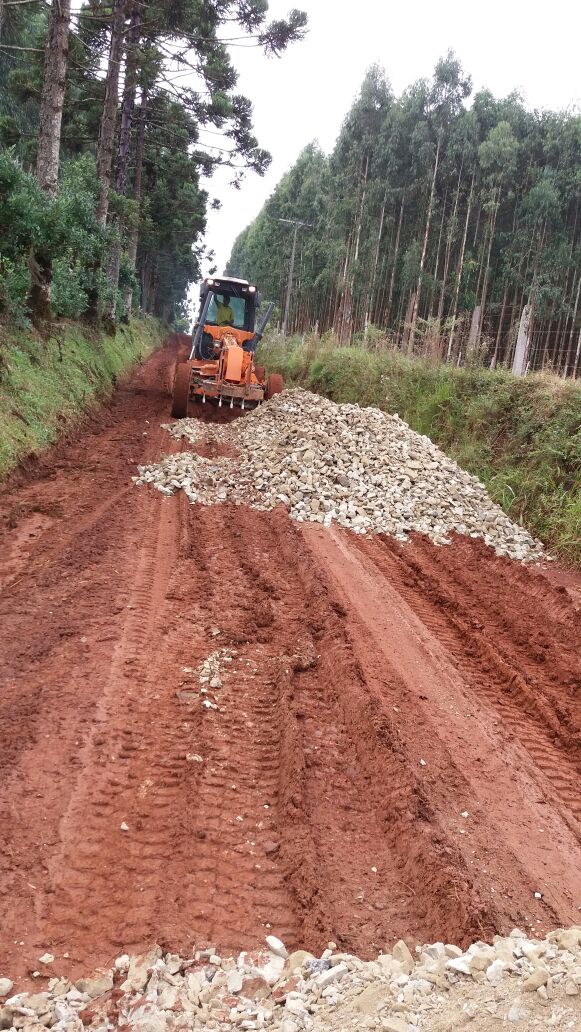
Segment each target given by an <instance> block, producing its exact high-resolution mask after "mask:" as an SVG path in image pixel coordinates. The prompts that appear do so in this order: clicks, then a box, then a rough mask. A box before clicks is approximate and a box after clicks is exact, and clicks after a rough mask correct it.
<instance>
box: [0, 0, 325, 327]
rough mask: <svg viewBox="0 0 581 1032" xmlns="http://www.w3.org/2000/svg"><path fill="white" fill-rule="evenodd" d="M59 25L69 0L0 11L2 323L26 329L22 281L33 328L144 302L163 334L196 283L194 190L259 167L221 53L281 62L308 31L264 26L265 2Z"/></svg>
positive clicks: (229, 2)
mask: <svg viewBox="0 0 581 1032" xmlns="http://www.w3.org/2000/svg"><path fill="white" fill-rule="evenodd" d="M69 12H70V0H68V3H63V0H60V2H58V0H53V3H52V4H51V5H50V6H47V4H46V3H45V0H30V2H28V3H26V4H25V5H23V4H8V5H3V4H1V3H0V148H1V149H0V182H1V188H0V220H1V224H2V231H3V233H2V235H3V238H5V239H6V241H7V243H6V246H4V245H3V246H2V249H1V251H0V311H2V310H4V311H5V312H8V313H9V314H12V315H18V314H22V313H23V312H26V311H27V310H28V311H30V312H31V313H32V315H33V316H34V314H35V312H34V310H35V307H37V301H36V300H35V295H34V289H32V290H31V288H30V284H29V271H30V274H31V276H32V288H34V281H35V277H36V281H37V283H38V284H39V285H40V286H41V287H42V289H43V291H44V296H45V305H44V311H43V317H44V318H50V317H51V314H52V313H54V314H56V315H71V316H79V315H83V314H85V315H86V316H90V317H91V318H102V317H104V316H107V317H109V318H111V319H113V320H115V319H116V318H119V317H125V316H127V315H128V313H129V311H130V309H131V305H132V304H136V303H138V302H140V303H141V307H142V308H143V309H144V310H145V311H148V312H153V313H155V314H157V315H160V316H162V317H164V318H166V319H171V318H173V317H174V316H176V315H177V314H179V312H180V310H181V308H182V306H183V303H184V300H185V296H186V291H187V287H188V284H189V283H190V282H191V281H192V280H194V279H196V278H197V277H198V276H199V274H200V261H201V258H202V256H203V254H204V229H205V220H206V212H207V208H208V204H209V203H210V198H209V195H208V188H207V187H204V186H202V185H201V179H202V177H203V176H204V177H206V178H207V177H208V176H211V174H212V172H213V170H214V169H216V168H217V167H218V166H223V165H226V166H228V167H229V168H230V169H231V170H232V177H233V179H234V180H238V179H239V177H240V176H241V175H243V174H244V173H245V172H246V171H247V170H249V169H250V170H253V171H255V172H257V173H258V174H263V173H264V171H265V169H266V168H267V167H268V164H269V162H270V155H269V154H268V153H267V152H266V151H265V150H264V149H263V148H261V147H260V145H259V142H258V140H257V139H256V137H255V135H254V132H253V127H252V104H251V101H250V100H249V99H248V98H247V97H245V96H243V95H241V94H240V93H239V92H237V89H236V84H237V74H236V70H235V67H234V65H233V62H232V59H231V56H230V50H231V47H232V46H235V45H237V43H238V42H239V41H242V42H244V45H255V46H256V48H257V59H264V57H262V58H261V56H260V55H261V53H262V54H265V55H267V56H268V55H278V54H280V53H281V52H282V51H284V49H285V48H286V47H287V46H288V45H289V44H290V43H292V42H293V41H295V40H299V39H300V38H301V37H302V36H303V35H304V32H305V27H306V16H305V15H304V14H303V13H302V12H300V11H298V10H295V9H293V10H291V11H290V13H289V15H288V17H287V18H286V19H275V20H270V21H269V19H268V3H267V0H158V2H157V3H156V4H153V5H152V4H150V3H146V2H144V0H85V2H84V3H83V4H82V6H81V8H80V10H79V11H78V12H77V13H76V14H74V13H73V14H72V15H71V14H70V13H69ZM59 20H60V22H59ZM43 103H46V104H47V107H46V110H47V111H50V112H55V111H56V112H57V115H58V117H57V118H55V119H54V124H53V119H52V118H50V119H48V120H47V118H44V119H41V111H42V105H43ZM59 106H60V112H58V111H57V109H58V108H59ZM41 121H42V127H41V125H40V123H41ZM47 126H48V128H47ZM41 128H42V132H41V133H40V143H39V130H40V129H41ZM43 136H44V139H43ZM43 147H45V149H46V150H47V154H48V155H49V157H48V158H46V157H45V156H44V152H43V150H42V148H43ZM57 177H58V178H57ZM35 180H36V181H35ZM53 183H54V187H53ZM55 193H56V196H55ZM51 307H52V313H51ZM37 314H38V313H37Z"/></svg>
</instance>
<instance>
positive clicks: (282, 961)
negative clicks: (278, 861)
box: [0, 929, 581, 1032]
mask: <svg viewBox="0 0 581 1032" xmlns="http://www.w3.org/2000/svg"><path fill="white" fill-rule="evenodd" d="M570 931H572V933H573V934H571V935H569V934H567V933H568V932H570ZM516 933H518V934H516ZM577 940H578V936H577V932H576V930H570V929H559V930H558V934H557V933H552V935H551V936H550V937H548V938H547V939H545V940H542V941H541V940H535V939H529V938H527V936H526V935H525V934H524V933H522V932H520V931H519V930H518V929H515V932H514V933H513V934H512V935H511V936H510V937H507V938H503V937H501V936H495V937H494V941H493V943H492V944H489V943H484V942H475V943H473V944H472V945H471V946H469V947H468V949H467V950H466V951H465V952H462V951H461V950H460V949H459V948H458V947H454V946H452V945H451V944H447V945H444V943H442V942H439V943H433V944H431V945H424V946H418V947H416V950H415V956H414V954H412V952H411V951H410V949H409V947H408V946H407V945H406V943H405V942H404V941H403V940H400V941H399V942H398V943H396V944H395V946H394V947H393V949H392V952H391V953H386V954H380V955H379V956H378V957H377V958H376V959H375V960H370V961H362V960H360V959H359V958H357V957H354V956H351V955H350V954H348V953H344V952H341V950H340V949H339V950H338V949H337V946H336V944H335V943H329V945H328V947H327V949H325V950H324V951H323V952H322V954H321V956H320V957H314V956H313V955H312V954H310V953H308V952H307V951H305V950H297V951H295V952H294V953H291V955H290V956H288V957H287V956H286V952H287V951H286V949H285V947H284V944H283V943H282V941H281V940H280V939H278V938H277V937H276V936H274V935H269V936H268V937H267V939H266V948H263V949H260V950H255V951H252V952H245V953H241V954H240V955H239V956H238V957H228V956H221V955H219V954H218V953H217V952H216V947H215V946H208V947H205V948H200V949H198V950H195V951H194V952H193V954H192V956H191V957H189V958H188V957H181V956H179V955H178V954H175V953H166V954H163V953H162V950H161V948H160V947H159V946H154V947H152V949H150V950H149V951H148V952H147V953H144V954H141V955H140V956H137V957H130V956H128V955H126V954H124V955H122V956H120V957H118V958H117V960H116V961H115V962H114V965H113V967H112V968H111V969H109V970H98V971H96V972H93V973H91V974H89V975H87V976H85V977H83V978H80V979H78V980H77V982H76V983H75V985H71V983H70V982H68V980H67V979H65V978H51V979H50V980H47V981H48V988H47V990H45V991H43V992H39V993H19V994H18V995H16V996H12V997H10V998H8V999H7V1000H6V1002H5V1003H4V1005H3V1006H2V1007H0V1030H4V1029H15V1030H16V1029H18V1030H19V1029H23V1032H43V1030H44V1028H45V1027H50V1028H53V1029H54V1030H55V1032H82V1028H83V1026H84V1027H85V1028H91V1029H92V1030H93V1032H107V1030H112V1029H114V1028H119V1027H122V1028H124V1029H125V1030H126V1032H177V1030H180V1029H187V1030H191V1032H209V1030H215V1032H236V1030H240V1032H251V1030H257V1029H264V1030H267V1032H268V1030H270V1032H347V1030H360V1029H361V1030H363V1029H377V1030H383V1032H432V1030H436V1029H438V1030H442V1032H443V1030H444V1029H446V1030H450V1029H456V1028H458V1029H460V1028H464V1027H468V1025H470V1027H472V1028H478V1027H480V1025H482V1028H485V1027H486V1028H487V1029H488V1028H489V1027H490V1028H491V1029H492V1027H493V1025H494V1027H495V1028H496V1026H497V1025H498V1026H499V1027H500V1024H503V1027H504V1024H505V1023H506V1024H510V1025H515V1026H516V1027H519V1026H520V1027H522V1028H523V1030H524V1029H529V1028H531V1029H533V1028H534V1029H542V1028H548V1027H553V1028H559V1029H560V1028H563V1029H574V1028H579V1027H581V1022H580V1020H579V1019H580V1018H581V992H580V990H581V943H580V942H578V941H577ZM562 943H564V946H563V945H561V944H562ZM121 971H122V972H126V973H127V977H126V979H125V981H124V982H123V983H122V985H121V986H120V987H119V988H114V976H115V975H116V973H117V972H121ZM9 982H10V980H9V979H4V983H5V984H4V988H6V986H7V984H8V983H9ZM0 985H2V982H1V981H0ZM12 988H13V987H12V985H10V990H9V991H11V990H12ZM535 990H536V991H535ZM525 993H528V994H529V995H527V996H526V997H525V995H524V994H525ZM525 1000H526V1004H525ZM491 1021H492V1024H491Z"/></svg>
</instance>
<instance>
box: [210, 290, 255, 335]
mask: <svg viewBox="0 0 581 1032" xmlns="http://www.w3.org/2000/svg"><path fill="white" fill-rule="evenodd" d="M206 322H208V323H211V324H212V326H235V327H236V328H237V329H238V330H243V329H244V328H245V325H246V301H245V299H244V298H242V297H229V296H228V294H226V295H224V294H212V300H211V301H210V307H209V308H208V314H207V316H206Z"/></svg>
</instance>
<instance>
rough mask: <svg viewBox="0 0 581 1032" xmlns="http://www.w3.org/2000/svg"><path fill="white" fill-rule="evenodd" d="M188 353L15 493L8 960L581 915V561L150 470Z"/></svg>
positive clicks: (150, 372) (30, 474) (3, 750)
mask: <svg viewBox="0 0 581 1032" xmlns="http://www.w3.org/2000/svg"><path fill="white" fill-rule="evenodd" d="M175 356H176V345H175V342H172V341H170V343H169V344H168V345H167V346H166V347H165V348H163V349H162V350H160V351H158V352H157V353H156V354H154V355H153V356H152V357H151V358H150V359H149V360H148V362H147V363H146V364H145V365H144V366H143V367H142V368H141V369H140V370H139V371H138V372H137V373H136V374H135V375H134V376H133V378H132V379H131V380H130V381H129V382H128V383H126V384H125V385H124V386H122V387H121V388H120V389H119V390H118V392H117V395H116V397H115V399H114V401H113V403H112V405H111V406H110V407H109V408H108V409H106V410H105V411H103V412H102V413H101V414H100V416H99V417H98V418H95V419H93V421H92V422H90V423H87V425H86V426H85V428H84V429H83V430H82V432H80V433H79V434H78V435H77V438H76V440H72V441H69V442H68V443H64V444H62V445H61V446H60V447H59V448H57V449H54V450H53V451H52V452H50V453H48V454H47V455H46V456H45V457H44V458H43V460H42V461H40V462H35V463H32V464H30V466H29V468H28V470H27V471H25V472H21V473H19V474H17V475H16V476H15V477H13V478H12V481H11V482H10V483H9V484H8V485H7V486H6V488H5V490H4V492H3V494H2V495H0V522H1V530H0V535H1V536H0V584H1V590H0V652H1V654H2V665H1V669H0V678H1V685H0V827H1V828H2V833H1V836H0V973H6V974H10V975H11V977H14V976H25V975H26V974H27V973H30V972H32V971H33V970H35V969H37V968H38V966H39V965H38V957H39V956H40V955H41V954H43V953H44V952H45V951H49V952H50V953H52V954H54V955H55V956H58V958H59V971H60V972H62V973H71V974H73V975H74V974H75V973H80V972H81V971H82V970H86V969H87V967H90V966H94V965H97V964H100V963H105V962H109V961H110V960H111V959H112V958H114V957H115V956H117V955H118V954H119V953H122V952H125V951H127V952H130V953H131V952H136V951H138V950H140V949H141V948H142V947H143V946H145V945H147V944H150V943H151V942H153V941H157V942H159V943H161V944H162V945H163V946H165V947H167V948H169V949H172V950H176V951H178V952H182V953H186V952H187V951H189V950H191V947H192V943H194V942H195V943H197V944H198V945H200V944H212V945H215V946H216V947H217V948H218V949H219V950H222V951H236V950H239V949H241V948H244V947H250V946H254V945H256V944H258V943H261V942H262V941H263V939H264V936H265V934H268V932H269V931H272V932H274V933H275V934H276V935H277V936H279V937H280V938H281V939H283V940H284V942H285V943H286V945H287V947H288V948H289V949H292V948H294V947H296V946H304V947H306V948H308V949H311V950H313V951H317V950H320V949H322V948H324V947H325V946H326V944H327V942H328V941H329V940H334V941H335V942H336V943H337V944H338V946H339V947H340V948H342V949H345V950H347V951H349V952H353V953H357V954H359V955H360V956H362V957H371V956H374V955H376V954H377V952H378V950H379V949H381V948H388V947H389V946H390V945H391V944H392V943H393V942H394V941H395V940H396V939H399V938H404V939H406V940H407V941H408V942H409V943H410V944H411V943H414V942H433V941H435V940H438V939H442V940H444V941H449V942H457V943H460V944H466V943H468V942H469V941H471V940H474V939H476V938H479V937H482V938H485V939H486V938H489V937H491V936H492V935H493V934H494V933H495V932H501V933H508V932H510V930H511V928H513V927H514V926H515V925H518V926H520V927H522V928H523V929H525V930H526V931H529V932H530V933H531V934H536V935H539V936H541V935H543V934H544V933H545V931H546V930H547V929H548V928H551V927H555V926H556V925H568V924H572V923H578V922H579V915H580V913H581V910H580V905H581V795H580V793H579V773H580V771H581V736H580V729H581V695H580V684H581V657H580V650H579V637H580V633H579V632H580V618H579V600H580V592H579V584H580V580H579V578H578V577H577V576H576V575H575V574H572V573H570V572H568V571H564V570H559V569H558V568H556V569H555V568H553V569H550V570H548V571H543V570H542V569H541V568H540V567H538V566H536V567H535V566H533V567H525V566H522V565H519V564H517V563H513V562H511V561H509V560H503V559H500V558H497V557H496V556H495V555H494V553H493V552H492V551H491V550H490V549H487V548H486V547H485V546H484V545H483V544H482V543H481V542H476V541H473V540H470V539H462V538H457V539H456V540H455V541H454V543H453V544H452V545H451V546H449V547H443V548H438V547H436V546H434V545H432V544H431V543H430V542H429V541H427V540H424V539H421V538H416V539H415V540H414V541H412V542H410V543H408V544H406V545H402V544H399V543H397V542H395V541H394V540H392V539H388V538H382V537H365V538H361V537H356V536H354V535H351V534H350V533H349V532H346V531H339V530H336V529H330V530H323V529H319V528H318V527H316V526H313V525H309V526H304V527H301V526H299V525H298V524H295V523H292V522H291V521H290V520H289V519H288V517H287V515H286V512H285V511H284V510H283V508H282V507H281V508H279V509H277V510H274V511H273V512H271V513H259V512H256V511H254V510H251V509H248V508H235V507H233V506H229V505H223V506H215V507H211V508H203V507H191V506H190V505H189V504H188V502H187V500H186V498H185V496H184V495H183V493H182V492H179V493H178V495H176V496H174V497H165V496H162V495H161V494H159V493H158V492H155V491H153V490H150V489H136V488H135V487H134V485H133V484H132V482H131V479H130V478H131V476H132V475H133V474H134V473H135V466H136V464H137V463H146V462H151V461H155V460H157V459H158V458H159V456H160V454H162V453H163V452H166V453H167V452H169V451H171V450H172V449H178V448H180V447H181V445H180V444H178V442H176V441H173V440H172V439H171V438H170V437H169V435H167V434H166V433H165V432H164V431H162V430H161V429H160V425H159V424H160V423H161V422H163V421H166V420H167V418H168V413H169V398H168V393H167V384H168V382H169V380H170V378H171V370H172V369H173V364H174V362H175ZM202 411H203V412H204V411H205V410H202ZM221 415H222V413H219V412H215V411H214V410H210V413H209V415H208V418H219V417H220V416H221ZM223 415H224V417H226V416H228V417H229V412H224V413H223ZM216 631H219V632H220V633H219V634H216V633H215V632H216ZM218 647H219V648H226V649H227V650H229V651H230V653H231V654H232V657H233V659H232V664H231V667H230V670H229V673H228V677H227V678H225V679H224V683H223V685H222V688H221V690H220V697H219V709H217V710H216V709H211V708H208V709H206V708H204V707H203V706H202V705H201V703H200V698H199V696H198V694H197V692H196V691H194V690H193V689H192V685H191V679H190V675H189V674H188V673H187V672H184V667H185V668H187V670H190V671H192V670H194V671H195V670H196V669H197V668H198V666H199V664H200V663H202V662H203V660H204V659H205V658H206V657H207V656H208V655H209V654H210V653H212V652H213V651H214V650H215V649H216V648H218ZM188 684H189V685H190V687H189V688H188ZM192 756H195V757H197V758H198V759H196V760H192ZM200 758H201V762H200ZM122 823H125V824H126V826H127V827H128V829H129V830H128V831H124V830H122V829H121V825H122ZM538 894H540V898H539V897H538ZM67 954H68V957H67V956H66V955H67ZM63 956H64V958H65V959H62V958H63Z"/></svg>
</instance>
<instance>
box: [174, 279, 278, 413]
mask: <svg viewBox="0 0 581 1032" xmlns="http://www.w3.org/2000/svg"><path fill="white" fill-rule="evenodd" d="M260 301H261V299H260V294H259V292H258V290H257V289H256V287H255V286H254V285H253V284H251V283H248V282H247V281H246V280H241V279H233V278H232V277H229V276H220V277H219V278H217V279H214V278H213V277H209V278H207V279H205V280H204V282H203V283H202V286H201V288H200V313H199V316H198V320H197V322H196V325H195V326H194V331H193V334H192V346H191V351H190V355H189V358H188V360H187V362H180V363H178V365H177V366H176V372H175V379H174V385H173V400H172V410H171V414H172V416H175V417H177V418H178V419H181V418H183V417H184V416H187V415H188V414H189V412H190V406H191V404H193V403H196V402H201V403H202V404H205V403H206V402H212V403H214V404H217V405H219V406H221V405H228V406H229V407H230V408H234V407H235V406H239V407H240V408H242V409H245V408H254V407H255V406H256V405H259V404H260V403H261V402H262V401H265V400H267V399H268V398H272V397H273V396H274V395H275V394H279V393H280V392H281V391H282V389H283V382H282V377H281V376H279V375H278V374H277V373H271V374H270V376H268V377H267V376H266V370H265V369H264V366H257V365H255V363H254V354H255V351H256V348H257V347H258V344H259V342H260V340H261V338H262V335H263V333H264V330H265V328H266V324H267V322H268V319H269V317H270V314H271V312H272V309H273V307H274V305H273V304H269V305H267V307H266V310H265V312H264V314H263V315H262V316H261V318H260V321H259V322H258V325H257V316H258V310H259V308H260Z"/></svg>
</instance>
